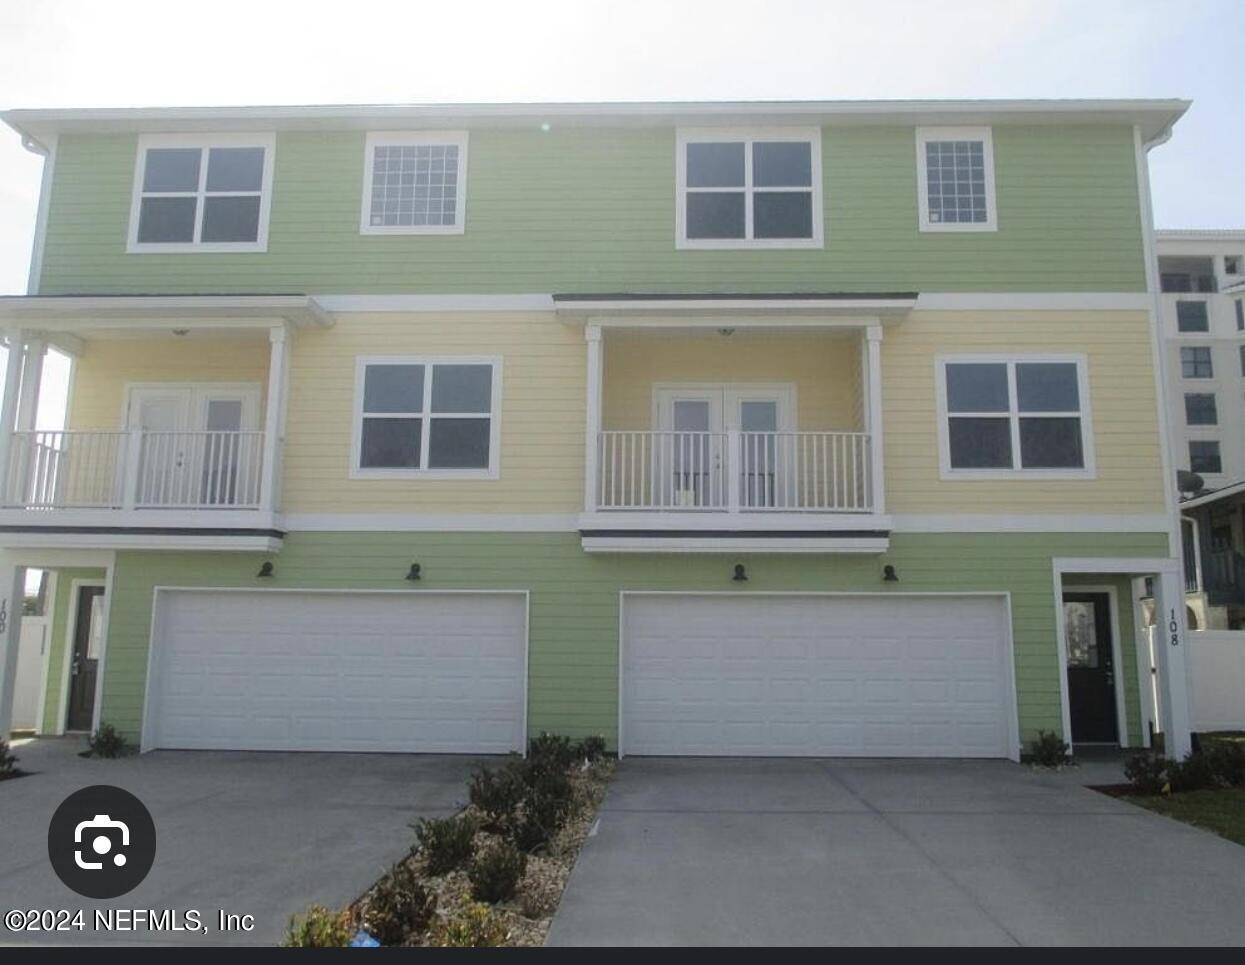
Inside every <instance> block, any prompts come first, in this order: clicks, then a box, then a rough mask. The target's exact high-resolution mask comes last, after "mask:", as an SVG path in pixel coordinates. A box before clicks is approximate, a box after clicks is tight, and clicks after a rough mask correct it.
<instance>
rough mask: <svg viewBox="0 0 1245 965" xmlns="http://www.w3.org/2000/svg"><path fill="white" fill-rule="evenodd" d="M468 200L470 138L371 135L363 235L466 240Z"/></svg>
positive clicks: (438, 134) (452, 133)
mask: <svg viewBox="0 0 1245 965" xmlns="http://www.w3.org/2000/svg"><path fill="white" fill-rule="evenodd" d="M466 196H467V134H466V132H463V131H458V132H455V131H432V132H413V131H393V132H381V131H373V132H372V133H370V134H368V136H367V142H366V148H365V151H364V171H363V215H362V221H361V222H360V231H362V233H363V234H462V232H463V226H464V223H465V214H466V211H465V205H466Z"/></svg>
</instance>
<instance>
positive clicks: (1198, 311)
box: [1176, 301, 1210, 332]
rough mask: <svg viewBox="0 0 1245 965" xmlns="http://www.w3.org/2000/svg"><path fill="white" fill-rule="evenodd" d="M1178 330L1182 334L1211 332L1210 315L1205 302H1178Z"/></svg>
mask: <svg viewBox="0 0 1245 965" xmlns="http://www.w3.org/2000/svg"><path fill="white" fill-rule="evenodd" d="M1176 330H1177V331H1180V332H1209V331H1210V315H1209V314H1208V313H1207V311H1206V303H1205V302H1186V301H1178V302H1176Z"/></svg>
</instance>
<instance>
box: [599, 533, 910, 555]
mask: <svg viewBox="0 0 1245 965" xmlns="http://www.w3.org/2000/svg"><path fill="white" fill-rule="evenodd" d="M580 542H581V545H582V546H583V549H584V552H585V553H731V554H734V555H738V554H740V553H767V554H774V553H823V554H824V553H873V554H878V553H885V552H886V551H887V549H889V548H890V540H889V539H887V538H885V537H881V538H878V539H873V538H845V539H838V538H835V537H816V536H784V537H770V538H766V537H752V536H749V537H743V538H739V539H733V538H731V537H729V536H584V537H583V538H582V539H581V541H580Z"/></svg>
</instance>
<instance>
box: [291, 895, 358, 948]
mask: <svg viewBox="0 0 1245 965" xmlns="http://www.w3.org/2000/svg"><path fill="white" fill-rule="evenodd" d="M353 937H354V928H353V927H352V925H351V923H350V913H349V912H347V911H329V910H328V909H327V908H325V907H324V906H323V905H312V906H311V907H310V908H308V909H307V911H306V912H304V913H303V914H302V915H301V916H295V917H294V918H291V919H290V927H289V929H288V930H287V931H286V933H285V941H284V942H283V944H284V945H285V947H286V948H345V947H347V946H348V945H349V944H350V940H351V939H352V938H353Z"/></svg>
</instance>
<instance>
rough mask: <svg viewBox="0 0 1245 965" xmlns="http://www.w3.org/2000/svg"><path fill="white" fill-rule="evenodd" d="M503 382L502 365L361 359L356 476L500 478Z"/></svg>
mask: <svg viewBox="0 0 1245 965" xmlns="http://www.w3.org/2000/svg"><path fill="white" fill-rule="evenodd" d="M500 380H501V362H500V361H499V360H497V359H479V358H452V359H451V358H437V359H412V358H365V359H359V362H358V372H357V374H356V420H355V461H354V469H355V473H356V474H357V475H363V476H366V475H390V476H392V475H414V474H424V473H429V474H442V475H469V476H473V475H495V474H496V472H497V457H498V451H497V450H498V420H497V406H498V400H499V396H500V388H501V383H500Z"/></svg>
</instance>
